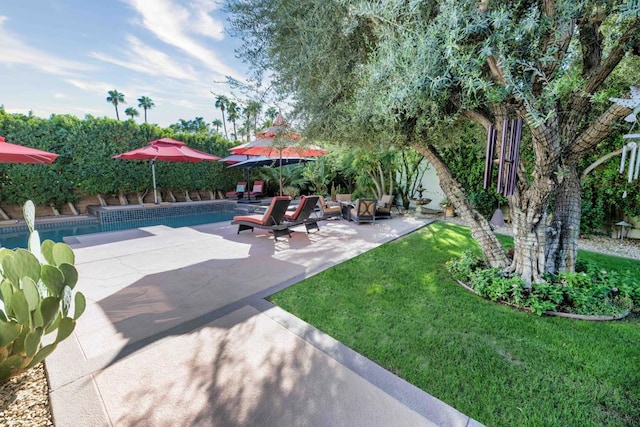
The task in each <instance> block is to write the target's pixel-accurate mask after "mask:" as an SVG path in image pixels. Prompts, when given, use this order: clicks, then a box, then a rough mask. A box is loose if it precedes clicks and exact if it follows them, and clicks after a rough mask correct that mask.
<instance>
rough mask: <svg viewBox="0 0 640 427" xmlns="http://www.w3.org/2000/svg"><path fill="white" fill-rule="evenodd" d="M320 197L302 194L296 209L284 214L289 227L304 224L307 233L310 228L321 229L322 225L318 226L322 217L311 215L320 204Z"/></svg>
mask: <svg viewBox="0 0 640 427" xmlns="http://www.w3.org/2000/svg"><path fill="white" fill-rule="evenodd" d="M318 198H319V197H318V196H302V198H301V199H300V203H299V204H298V207H297V208H296V210H295V211H293V212H292V213H286V214H285V215H284V223H285V224H286V225H287V226H289V227H293V226H296V225H304V227H305V228H306V230H307V233H309V231H310V230H320V227H318V220H319V219H320V218H312V217H311V214H312V213H313V211H314V209H315V208H316V205H317V204H318Z"/></svg>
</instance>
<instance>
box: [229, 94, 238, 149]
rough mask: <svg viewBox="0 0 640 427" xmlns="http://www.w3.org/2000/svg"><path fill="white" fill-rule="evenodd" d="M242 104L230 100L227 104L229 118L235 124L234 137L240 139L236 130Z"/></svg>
mask: <svg viewBox="0 0 640 427" xmlns="http://www.w3.org/2000/svg"><path fill="white" fill-rule="evenodd" d="M240 112H241V109H240V106H239V105H238V104H236V103H235V102H234V101H229V103H228V104H227V119H228V120H229V121H230V122H231V123H232V124H233V139H234V140H236V141H237V140H238V132H237V130H236V122H237V121H238V119H239V118H240Z"/></svg>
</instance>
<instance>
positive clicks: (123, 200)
mask: <svg viewBox="0 0 640 427" xmlns="http://www.w3.org/2000/svg"><path fill="white" fill-rule="evenodd" d="M118 199H119V200H120V206H126V205H128V204H129V201H128V200H127V196H125V195H124V193H123V192H122V191H119V192H118Z"/></svg>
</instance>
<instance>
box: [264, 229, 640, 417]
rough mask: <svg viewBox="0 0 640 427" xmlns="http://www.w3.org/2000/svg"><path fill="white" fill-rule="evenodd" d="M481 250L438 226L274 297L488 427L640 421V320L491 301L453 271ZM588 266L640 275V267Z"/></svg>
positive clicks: (464, 233)
mask: <svg viewBox="0 0 640 427" xmlns="http://www.w3.org/2000/svg"><path fill="white" fill-rule="evenodd" d="M505 242H506V239H505ZM470 247H471V248H472V249H474V250H475V251H477V253H480V249H479V248H478V246H477V245H476V244H475V243H474V242H473V240H472V239H471V238H470V233H469V230H468V229H467V228H463V227H457V226H453V225H449V224H445V223H434V224H432V225H430V226H429V227H425V228H424V229H422V230H420V231H418V232H416V233H413V234H411V235H409V236H407V237H404V238H402V239H399V240H397V241H394V242H391V243H389V244H386V245H384V246H381V247H379V248H377V249H374V250H372V251H370V252H368V253H366V254H363V255H361V256H359V257H356V258H354V259H352V260H350V261H347V262H345V263H343V264H341V265H338V266H336V267H334V268H332V269H329V270H327V271H325V272H323V273H321V274H318V275H316V276H314V277H312V278H309V279H307V280H305V281H303V282H301V283H299V284H298V285H296V286H293V287H291V288H288V289H286V290H284V291H282V292H279V293H277V294H275V295H273V296H272V301H273V302H274V303H276V304H278V305H279V306H281V307H283V308H284V309H286V310H288V311H289V312H291V313H293V314H295V315H296V316H298V317H300V318H302V319H303V320H305V321H307V322H309V323H310V324H312V325H314V326H316V327H317V328H319V329H320V330H322V331H324V332H326V333H328V334H329V335H331V336H333V337H334V338H336V339H338V340H339V341H341V342H342V343H344V344H345V345H347V346H349V347H351V348H353V349H354V350H356V351H358V352H359V353H361V354H364V355H365V356H367V357H368V358H370V359H372V360H373V361H375V362H377V363H378V364H380V365H382V366H383V367H385V368H386V369H388V370H390V371H391V372H394V373H395V374H397V375H399V376H400V377H402V378H404V379H406V380H407V381H409V382H411V383H412V384H414V385H416V386H418V387H420V388H421V389H423V390H425V391H427V392H429V393H430V394H432V395H434V396H436V397H438V398H439V399H441V400H443V401H445V402H447V403H448V404H450V405H452V406H453V407H455V408H456V409H458V410H460V411H462V412H464V413H465V414H467V415H469V416H471V417H472V418H474V419H476V420H478V421H480V422H482V423H484V424H486V425H519V426H526V425H530V426H539V425H548V426H553V425H562V426H601V425H611V426H630V425H637V422H638V420H639V419H640V394H638V392H637V390H638V387H639V386H640V375H639V374H638V371H637V366H638V364H639V362H640V348H639V347H638V345H637V344H638V342H640V328H639V326H640V318H639V317H638V316H637V315H636V314H634V313H632V314H631V315H630V316H629V317H627V318H626V319H625V320H622V321H614V322H588V321H579V320H571V319H564V318H557V317H549V316H537V315H535V314H532V313H529V312H525V311H520V310H517V309H515V308H512V307H508V306H504V305H500V304H496V303H494V302H491V301H489V300H486V299H483V298H481V297H479V296H477V295H474V294H473V293H470V292H468V291H467V290H465V289H463V288H462V287H460V286H459V285H457V284H456V283H455V281H454V280H453V278H452V277H451V274H450V273H449V272H448V271H447V269H446V267H445V263H446V262H447V261H448V260H450V259H452V258H455V257H458V256H460V255H461V254H462V253H463V252H464V251H465V250H467V249H468V248H470ZM579 259H584V260H590V261H593V262H596V263H597V264H599V265H600V266H602V267H603V268H607V269H609V270H614V269H615V268H622V269H625V270H627V269H628V270H631V271H632V272H633V273H632V274H635V275H636V277H635V279H636V280H638V279H640V277H637V276H640V269H639V268H638V267H640V263H639V262H638V261H634V260H628V259H621V258H616V257H609V256H604V255H599V254H593V253H587V252H580V255H579Z"/></svg>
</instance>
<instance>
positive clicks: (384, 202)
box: [376, 194, 393, 219]
mask: <svg viewBox="0 0 640 427" xmlns="http://www.w3.org/2000/svg"><path fill="white" fill-rule="evenodd" d="M391 208H393V194H384V195H383V196H382V197H381V198H380V200H378V206H376V219H382V218H391Z"/></svg>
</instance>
